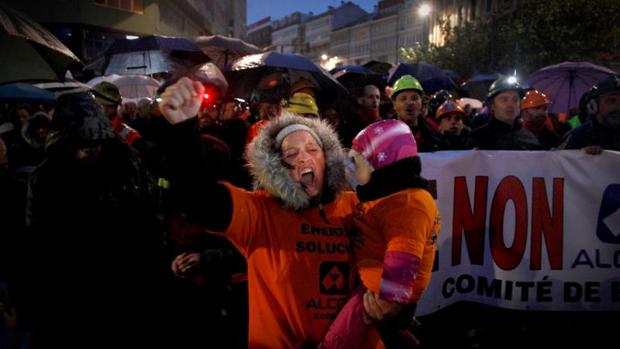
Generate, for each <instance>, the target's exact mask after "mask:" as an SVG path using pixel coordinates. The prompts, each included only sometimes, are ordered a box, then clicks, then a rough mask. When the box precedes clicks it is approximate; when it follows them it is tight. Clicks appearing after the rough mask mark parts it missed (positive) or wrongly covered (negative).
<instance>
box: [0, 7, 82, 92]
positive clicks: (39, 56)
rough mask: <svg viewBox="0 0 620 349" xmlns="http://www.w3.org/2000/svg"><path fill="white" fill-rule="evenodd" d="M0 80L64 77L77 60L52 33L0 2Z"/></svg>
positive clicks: (1, 81)
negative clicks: (0, 49) (0, 50)
mask: <svg viewBox="0 0 620 349" xmlns="http://www.w3.org/2000/svg"><path fill="white" fill-rule="evenodd" d="M0 47H1V48H2V53H1V54H0V84H3V83H8V82H16V81H37V80H38V81H44V80H52V81H53V80H63V79H64V78H65V73H66V72H67V70H68V69H69V67H70V66H71V65H74V64H75V65H77V66H79V65H80V64H81V63H80V60H79V59H78V58H77V57H76V56H75V55H74V54H73V52H71V50H69V49H68V48H67V47H66V46H65V45H63V44H62V42H60V40H58V39H57V38H56V37H55V36H54V35H53V34H52V33H50V32H49V31H48V30H47V29H45V28H43V26H41V25H40V24H38V23H37V22H35V21H34V20H32V19H31V18H29V17H27V16H26V15H24V14H23V13H21V12H19V11H15V10H13V9H11V8H9V7H7V6H6V5H3V4H0Z"/></svg>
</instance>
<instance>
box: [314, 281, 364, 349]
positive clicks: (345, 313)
mask: <svg viewBox="0 0 620 349" xmlns="http://www.w3.org/2000/svg"><path fill="white" fill-rule="evenodd" d="M364 292H365V289H362V288H358V289H357V290H355V291H354V292H353V295H352V296H351V298H349V300H348V301H347V303H346V304H345V305H344V307H343V308H342V309H341V310H340V312H339V313H338V316H337V317H336V320H334V322H333V323H332V324H331V326H330V327H329V331H327V334H326V335H325V337H323V341H322V342H321V344H320V345H319V348H321V349H332V348H340V349H354V348H359V347H360V346H361V344H362V342H363V341H364V339H365V338H366V333H367V332H368V327H369V326H370V325H367V324H365V323H364Z"/></svg>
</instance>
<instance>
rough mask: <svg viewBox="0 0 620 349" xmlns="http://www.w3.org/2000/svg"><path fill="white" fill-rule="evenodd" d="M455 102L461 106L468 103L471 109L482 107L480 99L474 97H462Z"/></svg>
mask: <svg viewBox="0 0 620 349" xmlns="http://www.w3.org/2000/svg"><path fill="white" fill-rule="evenodd" d="M457 102H458V103H459V106H461V108H465V106H466V105H469V106H470V107H471V108H472V109H482V101H480V100H478V99H475V98H467V97H463V98H459V99H458V100H457Z"/></svg>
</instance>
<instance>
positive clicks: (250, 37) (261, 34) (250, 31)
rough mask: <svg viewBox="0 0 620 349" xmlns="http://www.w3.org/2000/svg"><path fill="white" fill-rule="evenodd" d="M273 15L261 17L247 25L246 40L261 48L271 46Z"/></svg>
mask: <svg viewBox="0 0 620 349" xmlns="http://www.w3.org/2000/svg"><path fill="white" fill-rule="evenodd" d="M271 31H272V24H271V17H265V18H263V19H260V20H258V21H256V22H254V23H252V24H250V25H248V26H247V27H246V41H247V42H249V43H251V44H254V45H256V46H257V47H259V48H266V47H269V46H271Z"/></svg>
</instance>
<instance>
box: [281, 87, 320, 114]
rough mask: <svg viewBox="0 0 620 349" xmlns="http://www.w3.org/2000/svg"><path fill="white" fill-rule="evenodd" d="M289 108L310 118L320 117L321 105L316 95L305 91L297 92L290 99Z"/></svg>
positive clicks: (292, 111) (290, 110)
mask: <svg viewBox="0 0 620 349" xmlns="http://www.w3.org/2000/svg"><path fill="white" fill-rule="evenodd" d="M287 109H288V111H289V112H291V113H296V114H299V115H303V116H305V117H308V118H318V117H319V107H318V106H317V105H316V101H315V100H314V97H312V96H311V95H309V94H307V93H305V92H297V93H295V94H294V95H292V96H291V98H289V99H288V103H287Z"/></svg>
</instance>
